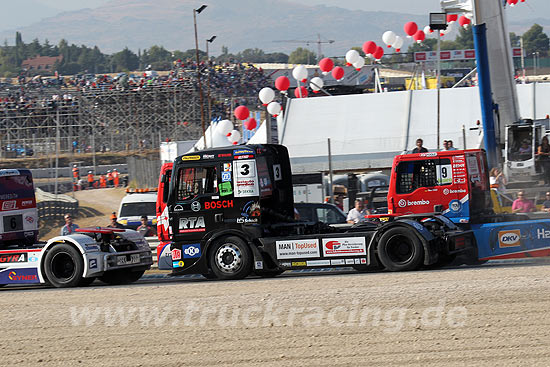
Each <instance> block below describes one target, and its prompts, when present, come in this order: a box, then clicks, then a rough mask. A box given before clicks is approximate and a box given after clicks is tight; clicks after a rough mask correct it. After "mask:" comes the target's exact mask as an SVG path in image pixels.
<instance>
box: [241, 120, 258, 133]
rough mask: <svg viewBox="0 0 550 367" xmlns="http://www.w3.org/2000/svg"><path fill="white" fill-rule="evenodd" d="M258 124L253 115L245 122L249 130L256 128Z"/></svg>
mask: <svg viewBox="0 0 550 367" xmlns="http://www.w3.org/2000/svg"><path fill="white" fill-rule="evenodd" d="M256 126H258V123H257V122H256V119H255V118H253V117H251V118H249V119H248V120H246V121H245V123H244V127H246V129H247V130H254V129H255V128H256Z"/></svg>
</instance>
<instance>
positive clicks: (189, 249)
mask: <svg viewBox="0 0 550 367" xmlns="http://www.w3.org/2000/svg"><path fill="white" fill-rule="evenodd" d="M181 249H182V250H183V258H184V259H194V258H197V257H201V244H200V243H192V244H189V245H183V246H182V247H181Z"/></svg>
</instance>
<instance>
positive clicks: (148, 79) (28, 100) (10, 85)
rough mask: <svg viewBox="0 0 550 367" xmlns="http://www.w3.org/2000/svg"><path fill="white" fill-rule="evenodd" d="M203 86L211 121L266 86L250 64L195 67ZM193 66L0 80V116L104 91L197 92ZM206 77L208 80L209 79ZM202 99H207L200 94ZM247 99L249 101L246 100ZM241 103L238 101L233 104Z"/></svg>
mask: <svg viewBox="0 0 550 367" xmlns="http://www.w3.org/2000/svg"><path fill="white" fill-rule="evenodd" d="M199 68H200V72H201V79H202V82H203V85H206V83H208V79H209V81H210V96H211V105H212V110H213V116H215V117H221V118H227V117H229V114H230V113H231V99H233V102H235V98H245V100H250V98H251V97H256V99H257V95H258V92H259V90H260V89H261V88H263V87H265V86H267V85H269V84H270V83H269V80H268V79H269V77H268V76H266V75H265V73H264V71H263V70H262V69H260V68H256V67H254V66H253V65H251V64H245V63H242V64H228V63H225V64H216V63H211V65H210V66H208V64H207V63H206V62H202V63H200V64H199ZM196 70H197V64H196V62H193V61H186V62H184V61H181V60H178V61H176V62H174V64H173V68H172V70H170V71H167V72H160V73H159V72H156V71H153V70H146V71H144V72H139V73H137V72H136V73H119V74H101V75H95V74H79V75H73V76H52V77H40V76H38V77H36V76H35V77H33V78H26V77H24V76H20V77H19V78H17V79H11V80H4V81H3V82H2V83H1V85H0V86H1V88H0V113H2V114H5V113H11V114H13V113H32V110H35V109H40V108H52V107H54V106H65V107H71V106H78V99H79V95H80V94H83V93H102V92H108V91H134V92H138V91H140V90H143V89H147V88H156V87H170V86H188V87H189V88H197V83H196ZM209 74H210V75H209ZM203 93H206V91H205V90H203ZM247 97H248V98H247ZM238 102H241V103H242V102H243V101H238Z"/></svg>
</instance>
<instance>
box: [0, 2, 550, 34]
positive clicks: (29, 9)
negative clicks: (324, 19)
mask: <svg viewBox="0 0 550 367" xmlns="http://www.w3.org/2000/svg"><path fill="white" fill-rule="evenodd" d="M109 1H110V0H18V1H11V0H3V2H4V3H3V4H2V8H3V9H2V10H3V11H2V12H0V31H1V30H8V29H14V28H18V27H23V26H27V25H30V24H32V23H35V22H37V21H39V20H40V19H42V18H43V17H49V16H54V15H56V14H58V13H59V12H63V11H72V10H79V9H83V8H96V7H99V6H101V5H103V4H105V3H107V2H109ZM174 1H178V0H174ZM224 1H231V0H224ZM250 1H254V0H250ZM286 1H290V2H295V3H297V4H303V5H326V6H337V7H341V8H346V9H350V10H366V11H396V12H400V13H409V14H427V13H429V12H433V11H438V10H440V2H439V0H344V1H342V0H286ZM482 1H489V0H482ZM204 2H205V3H208V0H204ZM22 8H23V9H25V10H24V11H21V9H22ZM510 10H511V11H510V12H509V16H508V19H509V20H510V21H514V20H524V19H536V18H540V17H544V18H547V17H550V1H549V0H526V1H525V2H524V3H520V4H518V5H517V6H516V7H515V8H514V9H510ZM14 14H23V15H24V16H17V15H16V16H14Z"/></svg>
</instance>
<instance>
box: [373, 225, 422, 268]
mask: <svg viewBox="0 0 550 367" xmlns="http://www.w3.org/2000/svg"><path fill="white" fill-rule="evenodd" d="M378 257H379V258H380V262H381V263H382V265H384V267H385V268H386V269H388V270H390V271H408V270H415V269H418V267H419V266H420V265H421V264H422V260H423V258H424V248H423V247H422V243H421V242H420V240H419V239H418V237H416V235H415V234H414V232H413V231H411V230H410V229H407V228H401V227H397V228H391V229H389V230H388V231H387V232H385V233H384V234H383V235H382V237H380V241H379V243H378Z"/></svg>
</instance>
